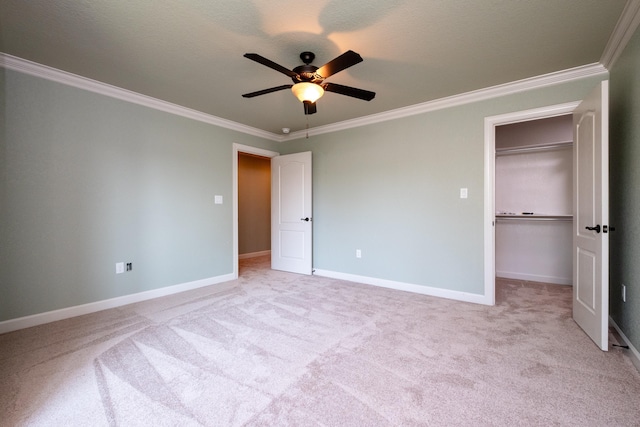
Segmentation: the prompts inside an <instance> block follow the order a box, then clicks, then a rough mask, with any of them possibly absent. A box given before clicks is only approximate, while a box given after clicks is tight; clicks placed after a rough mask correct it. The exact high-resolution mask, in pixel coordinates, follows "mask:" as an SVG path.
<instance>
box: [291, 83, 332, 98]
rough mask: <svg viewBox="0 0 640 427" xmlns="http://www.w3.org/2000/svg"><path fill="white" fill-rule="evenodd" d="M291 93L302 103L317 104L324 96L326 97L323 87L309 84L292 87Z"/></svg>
mask: <svg viewBox="0 0 640 427" xmlns="http://www.w3.org/2000/svg"><path fill="white" fill-rule="evenodd" d="M291 91H292V92H293V94H294V95H295V96H296V98H298V99H299V100H300V102H303V101H309V102H316V101H317V100H318V99H320V98H321V97H322V95H324V89H323V88H322V86H320V85H318V84H315V83H309V82H301V83H296V84H294V85H293V87H291Z"/></svg>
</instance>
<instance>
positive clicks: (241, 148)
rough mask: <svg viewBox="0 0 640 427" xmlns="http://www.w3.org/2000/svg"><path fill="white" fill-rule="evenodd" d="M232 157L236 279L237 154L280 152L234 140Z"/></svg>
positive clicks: (234, 271)
mask: <svg viewBox="0 0 640 427" xmlns="http://www.w3.org/2000/svg"><path fill="white" fill-rule="evenodd" d="M231 152H232V153H231V154H232V159H231V174H232V177H233V179H232V188H231V192H232V194H233V278H234V279H237V278H238V274H239V268H238V190H239V189H238V154H239V153H247V154H254V155H256V156H262V157H268V158H272V157H276V156H279V155H280V153H278V152H276V151H270V150H265V149H262V148H257V147H252V146H250V145H243V144H238V143H236V142H234V143H233V147H232V150H231Z"/></svg>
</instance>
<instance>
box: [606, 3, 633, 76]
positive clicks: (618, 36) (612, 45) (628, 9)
mask: <svg viewBox="0 0 640 427" xmlns="http://www.w3.org/2000/svg"><path fill="white" fill-rule="evenodd" d="M638 25H640V0H629V1H627V4H626V5H625V6H624V9H623V10H622V14H621V15H620V19H618V23H617V24H616V27H615V28H614V30H613V32H612V33H611V37H610V38H609V42H608V43H607V46H606V47H605V48H604V52H603V53H602V57H601V58H600V63H601V64H602V65H604V67H605V68H606V69H607V70H610V69H611V67H612V66H613V64H615V62H616V61H617V60H618V58H619V57H620V54H621V53H622V51H623V50H624V48H625V47H626V46H627V43H628V42H629V39H631V37H632V36H633V34H634V33H635V31H636V29H637V28H638Z"/></svg>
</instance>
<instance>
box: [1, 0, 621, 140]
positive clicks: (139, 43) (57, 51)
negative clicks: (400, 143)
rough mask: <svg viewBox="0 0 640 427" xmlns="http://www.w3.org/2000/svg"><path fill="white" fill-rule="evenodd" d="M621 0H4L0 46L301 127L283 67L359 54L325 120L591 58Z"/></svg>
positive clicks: (323, 102)
mask: <svg viewBox="0 0 640 427" xmlns="http://www.w3.org/2000/svg"><path fill="white" fill-rule="evenodd" d="M624 5H625V0H395V1H391V0H317V1H313V2H311V1H300V0H296V1H289V0H254V1H240V0H175V1H169V0H154V1H149V0H55V1H52V0H0V31H1V33H0V37H1V39H0V51H2V52H4V53H7V54H10V55H14V56H17V57H20V58H24V59H27V60H30V61H34V62H37V63H40V64H44V65H48V66H51V67H54V68H57V69H60V70H64V71H68V72H71V73H74V74H78V75H81V76H84V77H88V78H90V79H94V80H97V81H100V82H105V83H108V84H111V85H114V86H118V87H121V88H124V89H128V90H131V91H134V92H138V93H141V94H144V95H148V96H151V97H154V98H158V99H161V100H164V101H168V102H171V103H174V104H177V105H181V106H185V107H188V108H192V109H194V110H198V111H201V112H204V113H207V114H211V115H213V116H217V117H220V118H223V119H228V120H232V121H235V122H238V123H241V124H244V125H247V126H251V127H254V128H257V129H262V130H266V131H269V132H273V133H280V130H281V129H282V128H283V127H289V128H291V129H292V131H296V130H300V129H303V128H305V127H306V125H307V117H306V116H305V115H304V114H303V107H302V105H301V104H300V103H299V102H298V101H297V100H296V99H295V98H294V96H293V95H292V94H291V92H290V91H288V90H285V91H281V92H275V93H271V94H267V95H263V96H260V97H256V98H251V99H245V98H242V97H241V94H243V93H247V92H252V91H256V90H260V89H265V88H269V87H273V86H279V85H282V84H289V83H291V80H290V79H289V78H288V77H287V76H285V75H284V74H280V73H278V72H276V71H274V70H272V69H269V68H267V67H265V66H262V65H260V64H258V63H255V62H253V61H250V60H248V59H246V58H244V57H243V54H244V53H247V52H252V53H258V54H260V55H262V56H264V57H266V58H269V59H271V60H272V61H274V62H276V63H279V64H281V65H283V66H285V67H286V68H290V69H291V68H293V67H295V66H297V65H300V64H301V62H300V59H299V57H298V55H299V54H300V52H302V51H307V50H308V51H312V52H314V53H315V54H316V60H315V61H314V65H316V66H321V65H323V64H324V63H326V62H328V61H329V60H331V59H333V58H334V57H336V56H338V55H339V54H341V53H343V52H345V51H347V50H350V49H351V50H354V51H356V52H358V53H359V54H360V55H361V56H362V57H363V58H364V62H362V63H360V64H357V65H355V66H353V67H351V68H349V69H347V70H345V71H342V72H340V73H338V74H335V75H333V76H332V77H330V78H329V79H327V82H333V83H339V84H343V85H348V86H355V87H358V88H362V89H367V90H371V91H374V92H376V93H377V95H376V98H375V99H374V100H373V101H370V102H366V101H361V100H358V99H354V98H349V97H346V96H342V95H338V94H335V93H327V94H325V96H324V97H323V98H321V99H320V100H319V101H318V103H317V106H318V112H317V114H314V115H310V116H308V119H309V126H310V127H317V126H322V125H327V124H332V123H337V122H341V121H344V120H349V119H354V118H358V117H363V116H368V115H371V114H375V113H380V112H384V111H389V110H393V109H397V108H400V107H406V106H410V105H415V104H419V103H423V102H427V101H431V100H434V99H439V98H443V97H447V96H451V95H456V94H460V93H464V92H468V91H472V90H477V89H482V88H486V87H490V86H494V85H498V84H502V83H507V82H512V81H516V80H520V79H525V78H529V77H534V76H539V75H543V74H547V73H550V72H555V71H561V70H566V69H570V68H573V67H578V66H582V65H586V64H593V63H597V62H598V61H599V60H600V58H601V56H602V54H603V51H604V49H605V46H606V44H607V42H608V40H609V37H610V36H611V34H612V32H613V30H614V28H615V26H616V23H617V21H618V19H619V17H620V15H621V12H622V10H623V8H624Z"/></svg>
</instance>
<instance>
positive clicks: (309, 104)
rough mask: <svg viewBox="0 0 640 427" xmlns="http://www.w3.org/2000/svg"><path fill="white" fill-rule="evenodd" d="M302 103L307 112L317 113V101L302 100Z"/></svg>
mask: <svg viewBox="0 0 640 427" xmlns="http://www.w3.org/2000/svg"><path fill="white" fill-rule="evenodd" d="M302 105H303V106H304V113H305V114H315V113H316V112H317V111H318V109H317V108H316V103H315V102H310V101H302Z"/></svg>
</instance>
